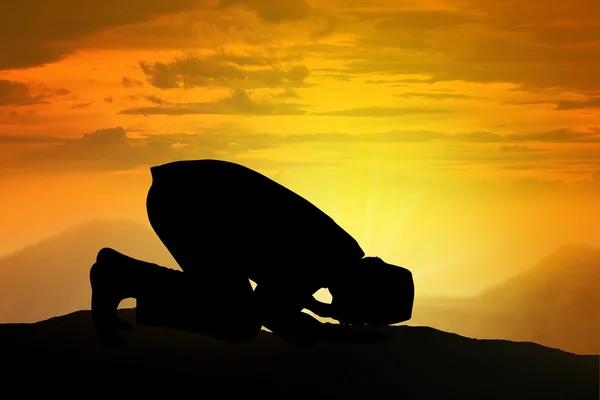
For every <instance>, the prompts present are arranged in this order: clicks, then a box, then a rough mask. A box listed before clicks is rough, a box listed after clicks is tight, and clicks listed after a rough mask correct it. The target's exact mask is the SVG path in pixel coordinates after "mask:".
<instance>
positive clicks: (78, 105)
mask: <svg viewBox="0 0 600 400" xmlns="http://www.w3.org/2000/svg"><path fill="white" fill-rule="evenodd" d="M92 103H93V102H92V101H85V102H81V103H76V104H73V105H72V106H71V108H72V109H74V110H78V109H81V108H88V107H89V106H91V105H92Z"/></svg>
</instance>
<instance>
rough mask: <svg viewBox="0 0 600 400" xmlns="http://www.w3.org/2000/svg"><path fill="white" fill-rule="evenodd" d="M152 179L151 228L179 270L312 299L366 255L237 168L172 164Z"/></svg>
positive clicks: (275, 188)
mask: <svg viewBox="0 0 600 400" xmlns="http://www.w3.org/2000/svg"><path fill="white" fill-rule="evenodd" d="M151 174H152V186H151V187H150V190H149V193H148V198H147V209H148V217H149V219H150V223H151V225H152V227H153V228H154V230H155V231H156V233H157V235H158V236H159V237H160V239H161V240H162V241H163V243H164V244H165V246H166V247H167V248H168V249H169V251H170V252H171V254H172V255H173V257H174V258H175V260H176V261H177V262H178V264H179V265H180V267H181V268H182V270H184V271H185V272H189V273H194V274H199V275H209V276H211V277H213V276H217V277H218V276H221V277H224V278H225V277H227V278H232V277H233V276H236V277H243V278H246V279H251V280H253V281H254V282H256V283H257V284H258V285H260V284H269V283H271V282H273V283H274V282H285V283H286V286H287V287H288V289H289V288H290V286H294V287H295V288H298V289H301V290H302V291H303V292H304V293H306V295H312V294H313V293H314V292H315V291H317V290H318V289H320V288H322V287H327V286H328V283H329V282H330V281H331V279H335V277H336V276H337V275H338V274H340V273H343V269H344V267H345V266H347V265H348V264H349V263H352V262H357V261H358V260H360V259H361V258H362V257H364V255H365V253H364V252H363V250H362V249H361V248H360V246H359V245H358V243H357V242H356V240H354V239H353V238H352V237H351V236H350V235H349V234H348V233H347V232H345V231H344V230H343V229H342V228H341V227H340V226H339V225H337V224H336V223H335V222H334V221H333V219H331V218H330V217H329V216H327V215H326V214H325V213H323V212H322V211H321V210H319V209H318V208H317V207H316V206H314V205H313V204H312V203H310V202H309V201H307V200H306V199H304V198H303V197H301V196H299V195H298V194H296V193H294V192H292V191H291V190H289V189H287V188H285V187H284V186H282V185H280V184H279V183H277V182H275V181H273V180H271V179H269V178H268V177H266V176H264V175H262V174H260V173H258V172H256V171H253V170H251V169H249V168H246V167H244V166H242V165H239V164H235V163H231V162H226V161H219V160H191V161H177V162H172V163H168V164H164V165H160V166H155V167H152V168H151Z"/></svg>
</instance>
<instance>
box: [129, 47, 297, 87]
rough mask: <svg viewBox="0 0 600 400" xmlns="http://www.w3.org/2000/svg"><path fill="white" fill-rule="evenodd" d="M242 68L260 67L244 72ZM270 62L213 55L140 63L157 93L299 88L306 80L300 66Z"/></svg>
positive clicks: (248, 57) (246, 69)
mask: <svg viewBox="0 0 600 400" xmlns="http://www.w3.org/2000/svg"><path fill="white" fill-rule="evenodd" d="M236 62H237V63H240V64H242V65H243V66H254V67H256V66H264V65H268V67H266V68H259V69H256V68H254V69H248V68H243V67H242V66H240V64H237V63H236ZM273 62H274V61H272V60H269V59H265V58H260V57H250V56H244V57H234V56H231V55H223V54H216V55H213V56H206V57H198V56H194V55H187V56H184V57H179V58H176V59H175V60H174V61H171V62H169V63H164V62H154V63H146V62H140V67H141V68H142V71H143V72H144V74H145V75H146V77H147V79H148V82H149V83H150V84H151V85H152V86H155V87H157V88H160V89H175V88H181V87H183V88H193V87H201V86H218V87H230V88H236V89H252V88H266V87H270V88H276V87H287V88H293V87H303V86H305V83H304V81H305V80H306V78H308V76H309V71H308V68H307V67H306V66H304V65H293V66H288V67H284V66H281V65H273Z"/></svg>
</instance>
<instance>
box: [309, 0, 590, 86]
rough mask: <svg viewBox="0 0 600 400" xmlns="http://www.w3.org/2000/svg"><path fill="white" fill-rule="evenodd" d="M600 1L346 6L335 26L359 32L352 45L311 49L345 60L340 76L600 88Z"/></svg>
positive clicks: (465, 0)
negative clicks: (433, 7) (404, 76)
mask: <svg viewBox="0 0 600 400" xmlns="http://www.w3.org/2000/svg"><path fill="white" fill-rule="evenodd" d="M594 2H595V4H593V3H594ZM598 4H600V3H599V2H597V1H595V0H590V1H583V0H577V1H576V2H575V4H572V3H569V2H567V3H565V2H562V3H560V2H559V1H551V2H540V1H538V0H522V1H514V2H509V1H496V0H482V1H480V0H459V3H458V5H456V6H455V7H454V10H453V11H450V10H423V9H421V10H419V9H412V10H393V9H390V5H389V4H388V5H387V6H386V5H383V4H381V5H380V6H379V8H377V6H371V7H369V8H367V7H362V8H358V9H355V10H352V9H348V8H346V9H344V10H343V11H340V14H341V15H344V16H345V17H344V18H343V19H342V20H343V21H344V23H343V24H339V26H338V27H337V29H338V30H339V31H340V32H344V33H348V34H352V35H353V36H354V38H355V39H354V40H353V46H348V45H346V44H343V45H342V44H340V45H329V46H328V48H325V47H315V48H313V49H312V50H310V49H308V47H309V46H307V51H308V52H313V53H314V54H318V55H319V56H321V57H325V58H328V59H337V60H340V61H344V62H345V63H346V65H345V67H342V68H340V69H339V71H338V72H339V73H341V74H374V73H377V74H380V75H385V74H389V75H402V74H420V75H425V76H430V78H431V81H432V82H439V81H467V82H477V83H513V84H518V85H521V86H522V89H523V90H527V91H539V90H545V89H549V88H553V89H560V90H563V91H564V90H569V91H588V90H600V74H597V73H596V72H595V71H596V70H597V65H598V64H599V63H600V40H598V37H599V36H598V35H599V33H598V32H600V31H599V30H598V27H599V26H600V20H598V18H597V16H598V15H600V13H599V12H600V9H599V6H598ZM357 7H358V6H357ZM410 8H413V7H410ZM415 8H417V7H415ZM594 12H596V14H595V15H596V17H592V16H593V15H594V14H593V13H594ZM542 37H543V38H544V39H542ZM554 39H556V40H554ZM371 81H372V82H376V80H371ZM379 81H380V82H381V83H384V82H383V81H391V79H385V77H382V79H380V80H379ZM415 83H416V82H415ZM398 84H402V82H399V83H398Z"/></svg>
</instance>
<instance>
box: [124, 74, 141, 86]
mask: <svg viewBox="0 0 600 400" xmlns="http://www.w3.org/2000/svg"><path fill="white" fill-rule="evenodd" d="M121 84H122V85H123V86H125V87H134V86H144V84H143V83H142V82H140V81H138V80H136V79H132V78H129V77H127V76H124V77H123V78H122V79H121Z"/></svg>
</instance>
